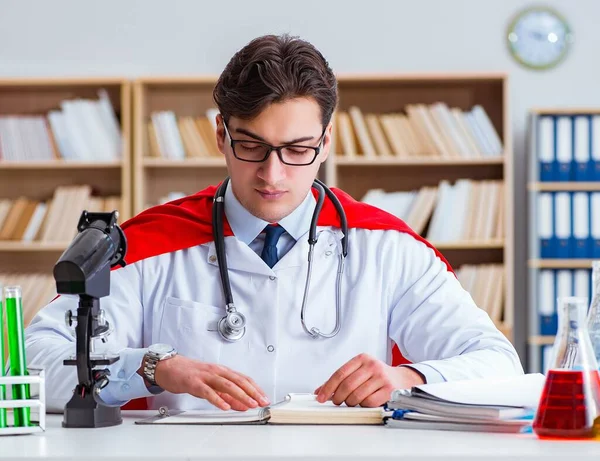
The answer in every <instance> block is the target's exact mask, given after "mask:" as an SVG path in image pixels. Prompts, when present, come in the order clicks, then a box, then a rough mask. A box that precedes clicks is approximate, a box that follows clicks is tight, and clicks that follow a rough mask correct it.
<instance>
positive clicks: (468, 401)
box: [385, 373, 545, 432]
mask: <svg viewBox="0 0 600 461" xmlns="http://www.w3.org/2000/svg"><path fill="white" fill-rule="evenodd" d="M544 381H545V377H544V375H542V374H539V373H533V374H527V375H521V376H516V377H512V378H501V379H475V380H468V381H454V382H445V383H436V384H424V385H420V386H415V387H413V388H412V389H405V390H396V391H394V392H393V393H392V396H391V399H390V401H389V402H388V403H387V404H386V409H387V410H391V411H393V414H392V416H391V417H387V418H385V424H386V426H388V427H401V428H409V429H440V430H463V431H477V432H481V431H484V432H522V431H523V430H525V429H526V428H527V427H528V426H529V425H530V424H531V419H532V417H533V415H534V413H535V408H536V407H537V405H538V402H539V399H540V395H541V393H542V389H543V387H544Z"/></svg>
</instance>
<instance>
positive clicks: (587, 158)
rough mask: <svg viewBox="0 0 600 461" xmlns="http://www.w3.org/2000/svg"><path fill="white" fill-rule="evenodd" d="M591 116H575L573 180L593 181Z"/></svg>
mask: <svg viewBox="0 0 600 461" xmlns="http://www.w3.org/2000/svg"><path fill="white" fill-rule="evenodd" d="M591 126H592V124H591V118H590V116H589V115H576V116H574V117H573V180H575V181H593V166H592V157H591V153H592V136H591Z"/></svg>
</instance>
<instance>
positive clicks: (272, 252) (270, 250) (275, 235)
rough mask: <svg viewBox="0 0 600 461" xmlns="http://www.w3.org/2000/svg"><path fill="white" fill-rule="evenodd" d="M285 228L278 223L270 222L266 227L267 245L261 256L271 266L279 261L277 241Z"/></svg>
mask: <svg viewBox="0 0 600 461" xmlns="http://www.w3.org/2000/svg"><path fill="white" fill-rule="evenodd" d="M284 232H285V229H284V228H283V227H281V226H279V225H277V224H269V225H268V226H267V227H265V246H264V247H263V250H262V253H261V254H260V257H261V258H262V259H263V261H264V262H266V263H267V265H268V266H269V267H271V268H272V267H273V266H274V265H275V264H277V261H279V257H278V256H277V241H278V240H279V237H281V234H283V233H284Z"/></svg>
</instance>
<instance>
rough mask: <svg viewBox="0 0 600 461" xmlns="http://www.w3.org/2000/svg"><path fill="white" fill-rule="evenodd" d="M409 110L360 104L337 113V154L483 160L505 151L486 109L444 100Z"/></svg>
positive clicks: (335, 140)
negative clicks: (383, 110)
mask: <svg viewBox="0 0 600 461" xmlns="http://www.w3.org/2000/svg"><path fill="white" fill-rule="evenodd" d="M405 112H406V113H389V114H374V113H364V114H363V112H362V110H361V109H360V108H359V107H357V106H351V107H349V108H348V110H347V111H342V110H340V111H337V112H336V113H335V114H334V133H335V136H334V146H333V148H332V152H336V153H337V154H338V155H344V156H346V157H355V156H363V157H368V158H376V157H390V156H396V157H403V158H407V157H434V158H435V157H439V158H481V157H496V156H501V155H502V154H503V151H504V149H503V144H502V141H501V139H500V137H499V135H498V133H497V131H496V129H495V128H494V125H493V124H492V122H491V120H490V118H489V117H488V115H487V113H486V111H485V109H484V108H483V107H482V106H481V105H475V106H474V107H473V108H472V109H471V110H469V111H463V110H461V109H458V108H450V107H448V105H446V104H445V103H443V102H437V103H435V104H431V105H425V104H409V105H407V106H406V107H405Z"/></svg>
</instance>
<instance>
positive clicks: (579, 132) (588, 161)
mask: <svg viewBox="0 0 600 461" xmlns="http://www.w3.org/2000/svg"><path fill="white" fill-rule="evenodd" d="M536 128H537V132H536V141H537V142H536V149H537V153H536V158H537V161H538V170H539V180H540V181H561V182H562V181H599V180H600V115H592V114H579V115H542V116H540V117H539V118H538V122H537V127H536Z"/></svg>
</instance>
